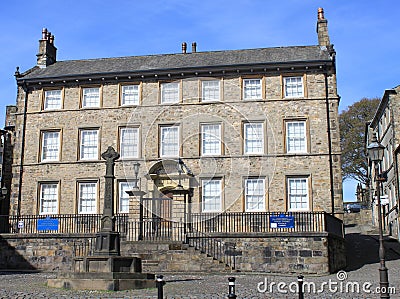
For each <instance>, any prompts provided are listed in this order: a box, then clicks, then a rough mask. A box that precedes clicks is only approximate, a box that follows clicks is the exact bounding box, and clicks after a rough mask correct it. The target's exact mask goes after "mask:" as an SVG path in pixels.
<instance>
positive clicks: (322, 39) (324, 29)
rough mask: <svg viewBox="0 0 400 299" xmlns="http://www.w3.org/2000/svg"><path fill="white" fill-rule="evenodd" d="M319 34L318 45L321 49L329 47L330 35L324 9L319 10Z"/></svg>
mask: <svg viewBox="0 0 400 299" xmlns="http://www.w3.org/2000/svg"><path fill="white" fill-rule="evenodd" d="M317 34H318V44H319V45H320V46H321V47H323V46H325V47H328V46H329V45H330V44H331V42H330V40H329V34H328V21H327V20H326V19H325V16H324V9H323V8H322V7H320V8H318V21H317Z"/></svg>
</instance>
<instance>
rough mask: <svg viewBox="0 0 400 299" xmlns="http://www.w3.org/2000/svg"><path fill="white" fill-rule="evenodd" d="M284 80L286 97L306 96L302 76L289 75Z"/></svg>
mask: <svg viewBox="0 0 400 299" xmlns="http://www.w3.org/2000/svg"><path fill="white" fill-rule="evenodd" d="M284 81H285V97H289V98H298V97H303V96H304V93H303V78H302V77H287V78H285V80H284Z"/></svg>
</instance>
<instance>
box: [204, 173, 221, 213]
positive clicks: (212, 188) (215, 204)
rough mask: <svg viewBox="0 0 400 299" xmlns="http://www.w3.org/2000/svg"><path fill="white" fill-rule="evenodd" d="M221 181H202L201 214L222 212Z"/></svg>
mask: <svg viewBox="0 0 400 299" xmlns="http://www.w3.org/2000/svg"><path fill="white" fill-rule="evenodd" d="M221 193H222V192H221V180H220V179H211V180H208V181H202V199H203V200H202V202H203V212H220V211H221V210H222V198H221Z"/></svg>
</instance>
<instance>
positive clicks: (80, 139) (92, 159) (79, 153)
mask: <svg viewBox="0 0 400 299" xmlns="http://www.w3.org/2000/svg"><path fill="white" fill-rule="evenodd" d="M84 132H96V133H97V145H96V154H95V156H96V157H93V158H85V157H83V156H82V154H83V153H84V150H83V146H84V144H82V142H83V136H82V135H83V133H84ZM99 139H100V129H99V128H80V129H79V145H78V146H79V149H78V158H79V159H78V160H80V161H95V160H99V152H100V148H99V147H100V142H99V141H100V140H99ZM91 147H93V148H94V146H91Z"/></svg>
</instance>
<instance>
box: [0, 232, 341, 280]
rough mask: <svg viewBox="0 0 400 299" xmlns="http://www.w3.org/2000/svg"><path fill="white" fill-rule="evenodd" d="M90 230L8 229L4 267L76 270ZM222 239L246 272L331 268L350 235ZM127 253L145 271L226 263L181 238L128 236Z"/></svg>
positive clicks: (0, 264) (0, 254) (214, 267)
mask: <svg viewBox="0 0 400 299" xmlns="http://www.w3.org/2000/svg"><path fill="white" fill-rule="evenodd" d="M88 237H89V236H83V235H78V236H67V237H61V236H60V235H48V236H34V235H32V236H20V237H19V236H15V235H2V238H1V240H0V269H19V270H21V269H24V270H35V269H38V270H45V271H59V270H60V271H71V267H72V258H73V248H74V242H77V243H80V242H82V241H83V240H84V238H88ZM218 239H220V240H222V241H223V242H225V243H229V244H230V246H232V245H235V249H234V252H235V254H236V257H235V259H236V260H235V264H236V269H237V270H240V271H241V272H263V273H265V272H270V273H282V274H290V273H303V274H318V275H322V274H328V273H330V272H335V271H337V270H339V269H343V268H344V267H345V266H346V255H345V247H344V245H345V244H344V239H343V238H339V237H335V236H332V235H328V234H326V233H318V234H310V233H308V234H287V233H286V234H284V233H282V234H246V235H236V236H235V237H233V238H228V237H227V236H226V235H220V236H219V237H218ZM121 255H123V256H136V257H140V258H142V263H143V272H148V273H160V272H224V271H228V269H227V268H226V266H225V265H224V264H222V263H220V262H218V261H216V260H215V259H213V258H212V257H210V256H207V255H206V254H205V253H202V252H200V250H195V249H194V248H193V247H189V246H188V245H185V244H182V243H177V242H122V243H121Z"/></svg>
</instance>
